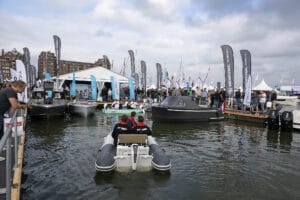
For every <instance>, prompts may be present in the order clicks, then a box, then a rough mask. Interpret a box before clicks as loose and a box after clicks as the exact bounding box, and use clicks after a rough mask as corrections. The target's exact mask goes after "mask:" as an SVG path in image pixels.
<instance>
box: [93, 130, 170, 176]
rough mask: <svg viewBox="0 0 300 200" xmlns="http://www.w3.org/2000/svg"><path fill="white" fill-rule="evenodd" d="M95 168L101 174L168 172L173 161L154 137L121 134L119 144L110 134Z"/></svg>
mask: <svg viewBox="0 0 300 200" xmlns="http://www.w3.org/2000/svg"><path fill="white" fill-rule="evenodd" d="M95 168H96V170H97V171H99V172H109V171H112V170H116V171H121V172H122V171H150V170H152V169H155V170H158V171H168V170H170V168H171V161H170V159H169V158H168V156H167V155H166V153H165V151H164V150H163V149H161V148H160V146H159V145H158V144H157V142H156V141H155V138H153V137H152V136H147V135H145V134H120V135H119V136H118V144H117V146H115V145H114V139H113V137H112V136H111V134H109V135H108V136H106V137H105V138H104V143H103V145H102V147H101V148H100V150H99V151H98V154H97V159H96V162H95Z"/></svg>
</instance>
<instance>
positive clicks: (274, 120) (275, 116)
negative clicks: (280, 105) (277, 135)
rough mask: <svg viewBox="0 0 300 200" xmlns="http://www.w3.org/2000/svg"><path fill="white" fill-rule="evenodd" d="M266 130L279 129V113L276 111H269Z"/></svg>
mask: <svg viewBox="0 0 300 200" xmlns="http://www.w3.org/2000/svg"><path fill="white" fill-rule="evenodd" d="M268 128H269V129H273V130H277V129H278V128H279V112H278V110H271V111H270V112H269V117H268Z"/></svg>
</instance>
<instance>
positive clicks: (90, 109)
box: [69, 101, 98, 117]
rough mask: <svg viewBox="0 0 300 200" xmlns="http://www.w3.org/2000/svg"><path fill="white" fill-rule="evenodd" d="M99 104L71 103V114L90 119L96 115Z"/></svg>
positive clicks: (87, 102)
mask: <svg viewBox="0 0 300 200" xmlns="http://www.w3.org/2000/svg"><path fill="white" fill-rule="evenodd" d="M97 106H98V103H97V102H90V101H77V102H70V103H69V112H70V114H71V115H78V116H82V117H88V116H90V115H94V114H95V112H96V109H97Z"/></svg>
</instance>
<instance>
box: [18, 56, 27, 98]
mask: <svg viewBox="0 0 300 200" xmlns="http://www.w3.org/2000/svg"><path fill="white" fill-rule="evenodd" d="M16 68H17V80H22V81H24V82H25V83H27V74H26V68H25V65H24V64H23V62H22V61H21V60H16ZM18 100H19V101H20V102H23V103H28V98H27V87H26V88H25V90H24V92H22V93H18Z"/></svg>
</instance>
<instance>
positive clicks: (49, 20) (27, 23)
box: [0, 0, 300, 86]
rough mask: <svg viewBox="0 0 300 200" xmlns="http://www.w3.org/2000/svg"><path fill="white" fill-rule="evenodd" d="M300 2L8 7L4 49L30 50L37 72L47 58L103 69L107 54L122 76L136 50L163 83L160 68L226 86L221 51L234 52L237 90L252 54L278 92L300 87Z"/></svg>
mask: <svg viewBox="0 0 300 200" xmlns="http://www.w3.org/2000/svg"><path fill="white" fill-rule="evenodd" d="M299 8H300V1H299V0H144V1H142V0H76V1H74V0H22V1H17V0H0V21H1V25H0V48H1V49H4V50H5V51H9V50H12V49H13V48H16V49H17V50H18V51H20V52H22V53H23V47H28V48H29V51H30V54H31V63H32V64H33V65H35V66H36V65H37V56H38V55H39V54H40V52H41V51H52V52H54V42H53V35H58V36H59V37H60V38H61V42H62V50H61V59H62V60H74V61H82V62H95V61H96V60H97V59H98V58H102V56H103V55H107V56H108V58H109V59H110V60H111V61H113V65H114V68H113V70H114V71H116V72H120V69H121V67H122V65H123V61H124V59H125V60H127V73H128V74H130V73H129V72H130V62H129V60H128V57H129V54H128V50H129V49H132V50H133V51H134V52H135V54H136V66H137V69H136V71H138V72H139V71H140V61H141V60H144V61H145V62H146V64H147V71H148V73H149V74H150V75H151V74H152V81H153V82H154V83H155V82H156V76H155V75H154V74H156V66H155V64H156V63H160V64H161V65H162V68H163V70H164V69H167V70H168V72H169V74H174V75H178V73H179V67H180V62H181V60H182V67H183V70H184V72H185V76H186V78H188V77H189V76H191V77H192V78H197V77H199V76H200V77H202V79H203V78H204V77H205V74H206V73H207V71H208V68H209V67H210V71H209V73H208V81H209V82H212V83H214V84H216V82H217V81H221V84H222V85H224V64H223V57H222V51H221V48H220V46H221V45H224V44H227V45H230V46H231V47H232V48H233V52H234V61H235V81H236V86H240V85H241V76H242V63H241V56H240V50H241V49H247V50H249V51H250V52H251V55H252V75H253V78H254V79H255V78H257V79H258V80H257V82H256V84H257V83H258V82H259V81H260V80H262V79H263V78H264V79H265V81H266V82H267V83H268V84H269V85H271V86H274V85H275V84H276V83H277V84H280V83H282V84H292V83H293V82H294V83H295V84H300V78H299V77H300V76H299V75H300V62H299V60H300V56H299V55H300V31H299V30H300V20H299V19H300V11H299Z"/></svg>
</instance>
